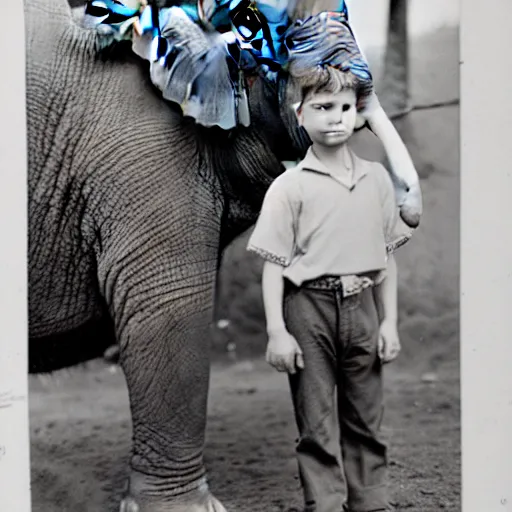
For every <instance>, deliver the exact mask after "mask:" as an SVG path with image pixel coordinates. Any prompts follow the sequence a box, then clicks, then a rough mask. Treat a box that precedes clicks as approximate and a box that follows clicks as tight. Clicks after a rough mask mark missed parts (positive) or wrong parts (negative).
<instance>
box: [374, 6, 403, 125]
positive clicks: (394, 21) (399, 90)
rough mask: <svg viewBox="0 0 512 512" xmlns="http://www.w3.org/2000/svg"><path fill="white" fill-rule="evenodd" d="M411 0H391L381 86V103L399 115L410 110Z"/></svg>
mask: <svg viewBox="0 0 512 512" xmlns="http://www.w3.org/2000/svg"><path fill="white" fill-rule="evenodd" d="M407 4H408V0H389V18H388V40H387V46H386V51H385V56H384V72H383V76H382V83H381V87H380V94H379V96H380V97H381V103H382V106H383V107H384V109H385V110H386V112H387V113H388V115H390V116H392V117H395V116H397V115H400V114H404V113H406V112H407V111H408V110H409V107H410V105H409V38H408V29H407V22H408V19H407V13H408V10H407Z"/></svg>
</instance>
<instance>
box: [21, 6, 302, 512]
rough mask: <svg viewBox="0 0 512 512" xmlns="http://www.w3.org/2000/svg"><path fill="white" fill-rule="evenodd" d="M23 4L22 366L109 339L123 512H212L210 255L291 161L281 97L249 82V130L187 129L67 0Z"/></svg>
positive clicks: (58, 360)
mask: <svg viewBox="0 0 512 512" xmlns="http://www.w3.org/2000/svg"><path fill="white" fill-rule="evenodd" d="M25 10H26V18H25V22H26V31H27V39H26V40H27V116H28V119H27V123H28V124H27V126H28V128H27V129H28V163H29V197H28V201H29V203H28V204H29V262H30V264H29V322H30V347H29V354H30V371H31V372H40V371H52V370H55V369H57V368H62V367H65V366H69V365H70V364H74V363H78V362H80V361H85V360H87V359H89V358H92V357H96V356H99V355H101V354H102V353H103V350H104V349H105V348H106V347H107V346H109V345H111V344H112V343H113V342H117V343H118V344H119V347H120V364H121V366H122V369H123V371H124V374H125V377H126V382H127V385H128V391H129V396H130V407H131V415H132V425H133V447H132V456H131V461H130V465H131V474H130V485H129V489H130V494H129V496H130V497H129V498H127V499H126V500H125V501H123V503H122V505H121V510H125V511H132V510H139V511H140V512H160V511H166V512H182V511H183V512H185V510H186V511H188V512H208V511H217V512H219V511H221V512H222V511H223V510H224V508H223V507H222V505H220V504H219V503H218V502H217V501H216V500H215V499H214V498H213V497H212V496H211V495H210V493H209V491H208V487H207V483H206V477H205V468H204V465H203V445H204V434H205V426H206V410H207V393H208V383H209V350H208V349H209V336H208V330H209V325H210V321H211V317H212V305H213V298H214V292H215V280H216V273H217V268H218V262H219V258H220V251H221V250H222V248H223V247H225V245H226V244H227V243H229V241H230V240H232V239H233V237H235V236H236V235H238V234H239V233H241V232H242V231H243V230H245V229H247V228H248V227H249V226H250V225H251V224H252V223H253V222H254V221H255V219H256V216H257V212H258V211H259V208H260V206H261V202H262V200H263V196H264V194H265V191H266V190H267V188H268V185H269V184H270V183H271V181H272V180H273V179H274V178H275V177H276V176H277V175H278V174H279V173H280V172H282V166H281V164H280V162H281V161H282V160H290V159H293V158H296V157H297V156H300V155H299V154H298V153H296V152H294V151H293V149H292V146H293V144H292V142H291V138H290V136H289V135H288V133H289V132H288V130H287V129H286V128H285V126H284V124H283V122H281V118H280V117H279V114H278V112H279V109H278V108H277V105H276V104H275V102H276V101H277V100H276V98H277V95H276V94H275V91H273V90H271V89H270V88H269V87H267V86H266V85H265V84H262V83H261V82H259V81H258V82H256V84H255V85H254V86H253V89H252V91H251V98H252V99H251V112H252V119H253V124H252V126H251V128H249V129H244V130H240V131H238V132H236V133H232V134H230V135H228V134H227V133H224V132H220V131H217V130H206V129H199V128H198V127H197V126H196V125H194V124H193V123H192V122H190V121H188V120H186V119H183V118H182V116H181V114H180V113H179V112H178V111H177V109H176V108H175V107H173V106H172V105H169V104H168V103H165V102H164V101H163V100H162V99H161V98H160V97H159V95H158V93H157V92H156V91H155V90H154V88H153V87H152V86H151V83H150V81H149V78H148V73H147V68H146V65H145V63H144V62H142V61H140V60H138V59H137V58H136V57H135V56H134V55H133V54H132V53H131V52H130V48H129V45H128V46H127V45H123V44H121V45H117V46H116V47H113V48H111V49H108V50H105V49H102V48H100V44H99V42H98V39H97V34H96V33H94V32H92V31H86V30H84V29H83V28H80V27H79V26H77V25H76V24H74V23H73V21H72V19H71V13H70V10H69V7H68V5H67V4H66V1H65V0H27V1H26V2H25ZM272 102H274V104H272ZM276 112H277V113H276ZM247 191H250V196H247Z"/></svg>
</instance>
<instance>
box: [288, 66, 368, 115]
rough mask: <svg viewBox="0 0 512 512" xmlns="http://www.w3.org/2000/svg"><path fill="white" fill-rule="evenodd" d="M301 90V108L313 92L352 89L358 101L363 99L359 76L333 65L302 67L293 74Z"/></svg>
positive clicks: (337, 91)
mask: <svg viewBox="0 0 512 512" xmlns="http://www.w3.org/2000/svg"><path fill="white" fill-rule="evenodd" d="M291 78H292V80H293V81H294V82H295V84H296V86H297V89H298V91H299V105H300V106H299V108H300V107H302V105H303V104H304V102H306V101H307V100H308V99H309V98H310V97H311V96H312V95H313V94H320V93H330V94H337V93H339V92H341V91H347V90H351V91H354V92H355V93H356V98H357V102H358V104H359V102H360V99H361V97H360V96H361V87H360V82H359V80H358V79H357V77H356V76H355V75H354V74H353V73H351V72H350V71H342V70H340V69H338V68H334V67H332V66H315V67H314V68H307V69H304V68H303V69H301V70H300V73H298V72H297V71H295V73H293V74H291Z"/></svg>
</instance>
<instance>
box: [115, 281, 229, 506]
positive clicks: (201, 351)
mask: <svg viewBox="0 0 512 512" xmlns="http://www.w3.org/2000/svg"><path fill="white" fill-rule="evenodd" d="M205 286H206V287H208V288H209V284H208V285H205ZM198 288H199V287H198ZM187 293H192V294H193V295H194V297H193V300H192V301H190V302H189V303H188V305H179V300H177V301H176V302H177V303H176V305H175V306H173V305H172V303H171V304H169V307H168V308H165V309H163V310H162V311H159V312H156V313H154V314H153V315H151V316H150V317H148V318H146V319H144V320H136V319H135V318H134V320H133V321H132V322H131V325H130V327H128V328H127V330H128V332H126V333H125V335H124V336H123V337H122V339H121V360H120V362H121V365H122V368H123V370H124V373H125V376H126V381H127V384H128V389H129V395H130V403H131V412H132V422H133V452H132V458H131V469H132V471H131V475H130V482H129V496H130V497H129V498H128V499H127V500H126V501H125V505H124V506H125V510H127V511H130V510H138V511H140V512H146V511H148V512H149V511H151V512H157V511H158V512H160V511H162V512H163V511H165V512H170V511H172V512H185V511H187V512H195V511H197V512H206V511H213V510H216V511H218V512H220V511H223V510H224V509H223V508H222V506H221V505H220V504H219V503H217V506H216V507H215V508H212V507H213V506H214V503H215V499H214V498H213V497H212V496H211V494H210V493H209V490H208V486H207V483H206V476H205V469H204V466H203V444H204V432H205V426H206V410H207V393H208V381H209V354H208V347H207V345H208V342H207V341H206V340H208V337H209V322H210V318H211V310H210V309H209V308H208V309H205V308H204V306H202V305H203V304H209V303H211V296H210V294H209V293H208V294H207V293H205V292H203V291H199V290H198V291H191V292H187ZM134 503H136V504H137V505H138V508H133V504H134ZM128 504H131V506H132V508H130V507H127V505H128ZM121 510H123V507H122V508H121Z"/></svg>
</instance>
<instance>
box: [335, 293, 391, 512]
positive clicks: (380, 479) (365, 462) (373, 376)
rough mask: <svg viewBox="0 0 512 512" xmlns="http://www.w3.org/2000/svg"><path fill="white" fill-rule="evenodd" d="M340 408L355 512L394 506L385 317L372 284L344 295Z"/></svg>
mask: <svg viewBox="0 0 512 512" xmlns="http://www.w3.org/2000/svg"><path fill="white" fill-rule="evenodd" d="M340 313H341V314H340V330H341V332H340V336H341V338H342V343H343V346H344V347H345V350H344V356H343V358H342V359H341V361H340V364H341V368H340V382H339V386H338V408H339V419H340V435H341V446H342V456H343V463H344V467H345V475H346V480H347V487H348V508H349V510H350V512H373V511H381V510H389V497H388V489H387V447H386V445H385V444H384V443H383V441H382V440H381V439H380V436H379V429H380V424H381V420H382V415H383V389H382V367H381V363H380V360H379V357H378V353H377V346H378V338H379V319H378V314H377V309H376V305H375V301H374V298H373V293H372V290H371V289H366V290H364V291H362V292H361V293H360V294H359V295H358V296H355V297H349V298H347V299H344V300H343V303H342V308H341V312H340Z"/></svg>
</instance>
